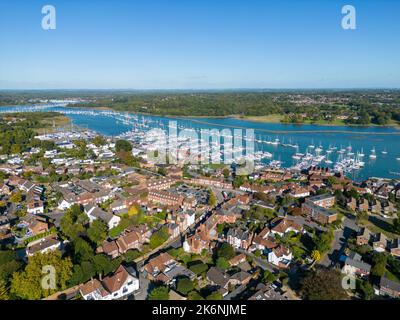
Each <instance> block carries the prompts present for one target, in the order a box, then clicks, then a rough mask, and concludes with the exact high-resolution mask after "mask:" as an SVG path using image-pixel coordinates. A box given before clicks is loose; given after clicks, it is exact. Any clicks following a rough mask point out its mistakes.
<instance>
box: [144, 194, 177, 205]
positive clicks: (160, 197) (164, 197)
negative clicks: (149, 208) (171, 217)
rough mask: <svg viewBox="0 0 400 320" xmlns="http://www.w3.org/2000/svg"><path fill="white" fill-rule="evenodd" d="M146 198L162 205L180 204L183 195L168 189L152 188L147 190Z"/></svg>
mask: <svg viewBox="0 0 400 320" xmlns="http://www.w3.org/2000/svg"><path fill="white" fill-rule="evenodd" d="M148 200H149V201H151V202H154V203H160V204H163V205H169V206H175V205H178V206H182V205H183V200H184V197H183V196H181V195H178V194H175V193H172V192H168V191H162V190H154V191H149V194H148Z"/></svg>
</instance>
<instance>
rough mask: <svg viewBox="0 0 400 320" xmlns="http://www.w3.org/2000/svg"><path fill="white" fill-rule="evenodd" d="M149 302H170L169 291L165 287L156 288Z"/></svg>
mask: <svg viewBox="0 0 400 320" xmlns="http://www.w3.org/2000/svg"><path fill="white" fill-rule="evenodd" d="M148 299H149V300H169V289H168V288H167V287H164V286H160V287H156V288H154V289H153V290H151V292H150V294H149V297H148Z"/></svg>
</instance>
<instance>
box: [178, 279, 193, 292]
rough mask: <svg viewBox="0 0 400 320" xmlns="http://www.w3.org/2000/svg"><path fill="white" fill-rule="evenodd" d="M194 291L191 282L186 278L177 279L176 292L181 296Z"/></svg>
mask: <svg viewBox="0 0 400 320" xmlns="http://www.w3.org/2000/svg"><path fill="white" fill-rule="evenodd" d="M193 289H194V286H193V282H192V281H190V279H188V278H181V279H178V281H177V284H176V290H177V291H178V292H180V293H182V294H183V295H185V296H186V295H187V294H188V293H189V292H190V291H192V290H193Z"/></svg>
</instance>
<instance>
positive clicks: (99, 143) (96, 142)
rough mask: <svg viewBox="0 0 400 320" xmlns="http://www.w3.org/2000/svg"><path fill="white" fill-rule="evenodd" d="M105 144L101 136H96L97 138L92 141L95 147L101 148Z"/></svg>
mask: <svg viewBox="0 0 400 320" xmlns="http://www.w3.org/2000/svg"><path fill="white" fill-rule="evenodd" d="M106 143H107V141H106V139H105V138H104V137H103V136H101V135H98V136H96V137H94V139H93V144H94V145H95V146H96V147H100V146H103V145H105V144H106Z"/></svg>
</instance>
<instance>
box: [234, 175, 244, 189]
mask: <svg viewBox="0 0 400 320" xmlns="http://www.w3.org/2000/svg"><path fill="white" fill-rule="evenodd" d="M245 182H246V178H245V177H244V176H236V177H235V178H234V179H233V186H234V187H235V188H239V187H240V186H241V185H243V184H244V183H245Z"/></svg>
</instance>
